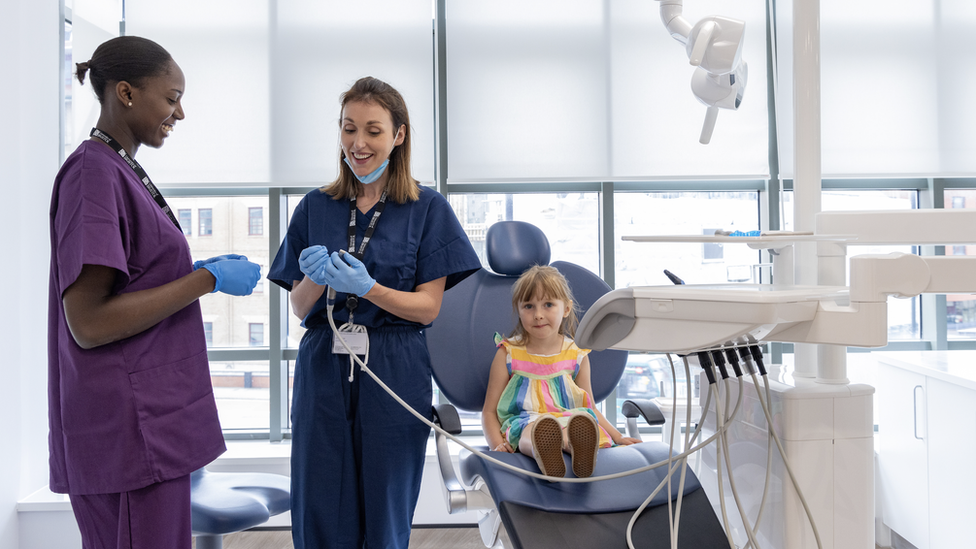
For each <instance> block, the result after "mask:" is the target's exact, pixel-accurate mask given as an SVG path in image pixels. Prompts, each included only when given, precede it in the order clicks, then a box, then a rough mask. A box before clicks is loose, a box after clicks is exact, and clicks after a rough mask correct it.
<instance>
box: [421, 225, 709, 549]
mask: <svg viewBox="0 0 976 549" xmlns="http://www.w3.org/2000/svg"><path fill="white" fill-rule="evenodd" d="M485 253H486V256H487V260H488V264H489V266H490V267H491V271H492V272H489V271H488V270H486V269H481V270H479V271H478V272H477V273H475V274H473V275H471V276H469V277H468V278H467V279H465V280H464V281H463V282H461V283H460V284H458V285H457V286H455V287H454V288H452V289H451V291H449V292H446V293H445V294H444V301H443V304H442V306H441V313H440V315H439V316H438V318H437V321H436V322H434V324H433V326H432V327H431V328H429V329H428V330H427V345H428V348H429V350H430V355H431V361H432V366H433V375H434V379H435V381H436V382H437V386H438V388H439V389H440V391H441V393H442V394H443V395H445V396H446V397H447V399H448V400H449V401H450V402H451V404H439V405H435V406H434V411H433V412H434V421H435V422H436V423H438V424H439V425H440V426H441V428H443V429H444V430H445V431H447V432H449V433H451V434H453V435H458V434H460V433H461V422H460V418H459V415H458V413H457V409H458V408H459V409H462V410H468V411H477V412H480V411H481V409H482V407H483V405H484V398H485V391H486V390H487V387H488V373H489V370H490V367H491V362H492V358H493V357H494V355H495V350H496V349H495V344H494V341H493V337H492V336H493V335H494V333H495V332H496V331H497V332H499V333H502V334H504V335H507V334H509V333H511V331H512V328H513V327H514V326H515V320H516V319H515V317H514V314H513V311H512V285H513V284H514V283H515V280H516V279H517V278H518V276H519V275H520V274H521V273H522V272H524V271H525V270H526V269H528V268H529V267H531V266H532V265H534V264H542V265H545V264H549V260H550V255H551V252H550V247H549V242H548V240H547V239H546V237H545V235H544V234H543V233H542V231H541V230H540V229H538V228H537V227H535V226H534V225H531V224H529V223H524V222H519V221H504V222H499V223H496V224H494V225H492V226H491V228H489V230H488V232H487V234H486V236H485ZM551 265H552V266H553V267H555V268H556V269H557V270H559V271H560V272H561V273H562V274H563V276H565V277H566V279H567V281H568V282H569V285H570V288H571V289H572V291H573V295H574V298H575V300H576V305H577V307H578V308H579V312H580V316H581V317H582V314H584V313H585V312H586V310H587V309H588V308H589V307H590V306H591V305H592V304H593V302H595V301H596V300H597V299H598V298H599V297H600V296H601V295H603V294H604V293H606V292H608V291H609V290H610V288H609V287H608V286H607V285H606V283H604V282H603V280H601V279H600V278H599V277H597V276H596V275H594V274H593V273H591V272H589V271H587V270H586V269H584V268H582V267H580V266H578V265H574V264H572V263H566V262H562V261H556V262H554V263H552V264H551ZM589 357H590V371H591V383H592V387H593V393H594V394H593V396H594V398H595V400H596V401H597V402H600V401H603V400H604V399H606V398H607V397H608V396H609V395H610V394H611V392H612V391H613V390H614V388H615V387H616V386H617V383H618V382H619V380H620V377H621V375H622V374H623V370H624V367H625V365H626V362H627V353H626V352H625V351H619V350H610V349H608V350H606V351H600V352H593V353H590V355H589ZM621 412H622V413H623V415H625V416H626V417H627V425H628V429H627V430H628V433H627V434H628V436H631V437H634V438H640V437H639V435H638V434H637V432H636V428H637V419H636V418H637V417H638V416H642V417H643V418H644V419H645V421H647V422H648V423H649V424H652V425H659V424H663V423H664V416H663V415H662V414H661V412H660V410H659V409H658V408H657V406H655V405H654V403H653V402H652V401H626V402H625V403H624V405H623V406H622V410H621ZM435 442H436V448H437V458H438V464H439V467H440V471H441V478H442V480H443V486H444V493H445V497H446V500H447V506H448V511H449V512H450V513H452V514H453V513H460V512H464V511H478V512H479V515H480V518H479V522H478V527H479V530H480V533H481V538H482V541H483V542H484V544H485V546H486V547H502V544H501V541H500V540H499V527H500V526H501V525H504V527H505V530H506V532H507V534H508V537H509V539H510V540H511V543H512V544H513V545H514V546H515V548H516V549H520V548H531V549H540V548H546V547H554V548H556V547H558V548H560V549H563V548H567V547H571V548H572V547H579V548H584V547H585V548H592V547H607V548H609V547H614V548H626V547H627V542H626V529H627V524H628V522H629V521H630V520H631V517H632V516H633V514H634V512H635V511H636V509H638V508H639V507H640V505H641V504H642V503H643V502H644V500H645V499H646V498H647V497H648V496H649V495H650V493H651V491H652V490H653V489H654V488H655V487H657V486H658V484H659V483H660V481H661V480H662V479H664V478H665V475H666V470H667V467H666V466H664V467H659V468H657V469H652V470H651V471H647V472H644V473H639V474H636V475H629V476H625V477H621V478H617V479H613V480H606V481H600V482H596V483H562V482H548V481H544V480H539V479H535V478H532V477H527V476H524V475H521V474H518V473H515V472H512V471H509V470H507V469H505V468H503V467H501V466H499V465H497V464H494V463H491V462H488V461H486V460H484V459H482V458H481V457H479V456H478V455H476V454H473V453H471V452H469V451H467V450H466V449H462V450H461V451H460V454H459V455H458V463H459V469H460V477H459V475H458V471H457V470H456V469H455V467H454V464H453V462H452V459H451V453H450V447H449V441H448V439H447V437H445V436H444V435H442V434H440V433H436V434H435ZM478 450H480V451H483V452H485V453H487V454H488V455H490V456H492V457H495V458H497V459H499V460H500V461H503V462H505V463H507V464H511V465H515V466H517V467H519V468H521V469H525V470H527V471H532V472H534V473H539V468H538V466H537V465H536V463H535V460H534V459H533V458H531V457H529V456H525V455H523V454H521V453H514V454H510V453H507V452H494V451H491V452H489V449H488V448H487V447H481V448H478ZM667 456H668V445H667V444H663V443H661V442H643V443H640V444H634V445H631V446H618V447H614V448H605V449H601V450H599V453H598V457H597V463H596V468H595V469H594V471H593V476H594V477H596V476H603V475H608V474H612V473H616V472H622V471H627V470H630V469H634V468H638V467H642V466H645V465H650V464H652V463H657V462H659V461H661V460H666V459H667ZM564 459H566V460H567V469H566V470H567V475H569V476H572V474H573V473H572V467H571V466H570V465H569V463H568V455H564ZM678 473H680V468H679V469H678V470H677V471H676V473H675V475H674V476H673V477H672V489H671V493H670V494H668V493H667V492H668V490H667V487H665V488H664V489H662V490H661V491H660V492H659V493H658V494H657V496H655V498H654V500H653V501H652V502H651V504H650V505H649V506H648V507H647V508H646V509H645V510H644V512H643V513H642V514H641V516H640V518H639V519H638V520H637V522H636V524H635V526H634V530H633V540H634V545H635V547H638V548H640V547H665V546H668V547H669V546H670V534H669V526H668V505H667V502H668V498H669V497H670V499H672V500H675V499H676V498H677V496H678V484H679V482H678V481H679V478H680V477H679V474H678ZM678 543H679V547H682V548H696V549H697V548H702V547H722V546H728V541H727V538H726V535H725V531H724V530H723V528H722V526H721V525H720V523H719V521H718V519H717V518H716V516H715V513H714V512H713V510H712V507H711V504H710V503H709V502H708V499H707V497H706V496H705V492H704V490H703V489H702V488H701V485H700V484H699V482H698V479H697V478H696V477H695V475H694V473H693V472H692V471H691V468H690V467H689V468H688V469H687V471H686V479H685V485H684V495H683V498H682V506H681V519H680V523H679V532H678Z"/></svg>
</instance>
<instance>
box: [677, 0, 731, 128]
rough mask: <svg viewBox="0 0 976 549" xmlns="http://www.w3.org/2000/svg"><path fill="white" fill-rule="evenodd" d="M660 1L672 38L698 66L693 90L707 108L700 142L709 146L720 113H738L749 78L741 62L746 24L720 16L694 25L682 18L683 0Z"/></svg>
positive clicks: (692, 86)
mask: <svg viewBox="0 0 976 549" xmlns="http://www.w3.org/2000/svg"><path fill="white" fill-rule="evenodd" d="M658 1H659V2H661V20H662V21H663V22H664V26H665V27H667V29H668V32H670V33H671V37H672V38H674V39H675V40H677V41H678V42H681V43H682V44H684V45H685V49H686V50H687V52H688V61H689V63H691V65H693V66H695V67H697V68H696V69H695V72H694V74H693V75H692V77H691V91H692V92H693V93H694V94H695V97H697V98H698V100H699V101H700V102H701V103H702V104H704V105H705V106H706V107H708V110H707V111H706V112H705V122H704V124H703V125H702V131H701V137H699V139H698V140H699V142H701V143H703V144H706V145H707V144H708V143H709V141H711V139H712V130H714V129H715V120H716V119H717V118H718V110H719V109H720V108H721V109H729V110H733V111H734V110H738V108H739V105H740V104H741V103H742V94H743V93H744V92H745V88H746V80H747V79H748V66H747V65H746V63H745V61H742V36H743V33H744V32H745V27H746V24H745V22H743V21H739V20H737V19H730V18H728V17H722V16H720V15H712V16H709V17H705V18H704V19H702V20H701V21H699V22H698V23H696V24H695V25H694V26H691V24H689V23H688V21H687V20H686V19H685V18H684V17H683V16H682V14H681V13H682V5H683V0H658Z"/></svg>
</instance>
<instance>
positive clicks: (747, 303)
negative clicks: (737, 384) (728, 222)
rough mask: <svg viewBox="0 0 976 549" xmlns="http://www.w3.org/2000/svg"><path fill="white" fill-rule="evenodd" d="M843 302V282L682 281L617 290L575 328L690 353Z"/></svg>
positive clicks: (619, 343)
mask: <svg viewBox="0 0 976 549" xmlns="http://www.w3.org/2000/svg"><path fill="white" fill-rule="evenodd" d="M822 301H827V302H830V303H832V304H835V305H840V306H843V305H846V304H847V301H848V288H847V287H846V286H781V285H775V284H691V285H689V284H684V285H675V286H637V287H630V288H621V289H618V290H613V291H611V292H609V293H607V294H605V295H604V296H603V297H601V298H600V299H599V300H597V302H596V303H594V304H593V306H592V307H590V309H589V311H587V313H586V315H585V316H584V317H583V320H582V321H581V322H580V325H579V328H578V329H577V330H576V342H577V344H579V346H580V347H583V348H587V349H593V350H603V349H607V348H614V349H624V350H630V351H652V352H661V353H663V352H675V353H682V352H691V351H697V350H701V349H709V348H715V347H721V346H726V345H739V344H748V343H755V342H758V341H762V340H764V339H767V338H771V337H772V336H774V335H775V334H776V333H777V332H779V331H781V330H784V329H787V328H790V327H792V326H795V325H797V324H798V323H802V322H809V321H812V320H813V318H814V317H815V316H816V314H817V310H818V307H819V303H820V302H822Z"/></svg>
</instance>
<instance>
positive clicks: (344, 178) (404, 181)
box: [322, 76, 420, 204]
mask: <svg viewBox="0 0 976 549" xmlns="http://www.w3.org/2000/svg"><path fill="white" fill-rule="evenodd" d="M339 99H340V103H341V104H342V107H341V109H340V110H339V113H340V114H339V116H340V117H341V116H342V112H343V111H344V110H345V108H346V105H348V104H349V103H355V102H361V103H373V104H375V105H379V106H381V107H383V108H384V109H386V111H387V112H388V113H390V118H391V119H392V120H393V132H394V135H395V134H396V132H397V131H399V129H400V127H401V126H402V127H403V129H404V134H403V143H401V144H399V145H397V146H396V147H394V148H393V152H391V153H390V164H389V166H387V168H386V169H387V170H388V171H389V173H390V176H389V179H388V181H387V184H386V194H387V196H388V197H389V198H390V200H392V201H394V202H396V203H397V204H404V203H406V202H412V201H414V200H417V199H418V198H419V197H420V184H419V183H418V182H417V180H416V179H414V178H413V176H412V175H410V133H411V132H410V115H409V114H408V113H407V104H406V102H405V101H404V100H403V96H401V95H400V92H398V91H396V89H395V88H394V87H393V86H391V85H389V84H387V83H386V82H383V81H382V80H380V79H378V78H373V77H372V76H366V77H363V78H360V79H359V80H357V81H356V83H355V84H353V85H352V87H351V88H349V90H348V91H346V92H345V93H343V94H342V95H341V96H339ZM339 124H340V127H341V124H342V121H341V120H340V121H339ZM345 157H346V154H345V153H344V152H343V151H342V147H339V177H338V178H336V180H335V181H333V182H332V183H329V184H328V185H326V186H324V187H322V191H323V192H325V193H328V194H329V196H331V197H333V198H335V199H336V200H341V199H345V198H353V197H355V196H356V194H357V192H358V190H359V186H360V185H362V183H360V182H359V180H358V179H356V174H354V173H353V172H352V169H351V168H350V167H349V166H348V165H346V163H345V162H343V159H344V158H345Z"/></svg>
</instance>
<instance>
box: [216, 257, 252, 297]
mask: <svg viewBox="0 0 976 549" xmlns="http://www.w3.org/2000/svg"><path fill="white" fill-rule="evenodd" d="M203 268H204V269H206V270H208V271H210V273H211V274H213V275H214V278H215V279H216V282H215V283H214V289H213V292H210V293H215V292H223V293H225V294H230V295H251V292H253V291H254V286H256V285H257V283H258V280H259V279H260V278H261V266H260V265H258V264H257V263H251V262H250V261H247V260H245V259H223V260H219V261H214V262H213V263H207V264H205V265H204V266H203Z"/></svg>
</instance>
